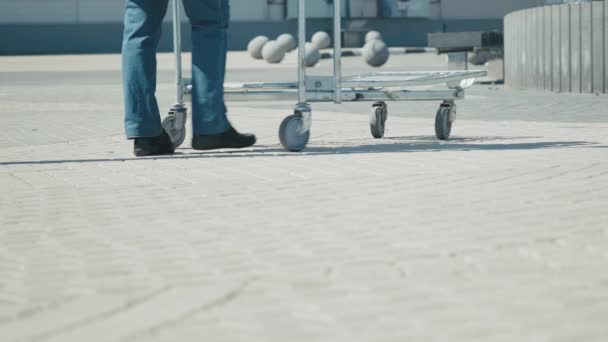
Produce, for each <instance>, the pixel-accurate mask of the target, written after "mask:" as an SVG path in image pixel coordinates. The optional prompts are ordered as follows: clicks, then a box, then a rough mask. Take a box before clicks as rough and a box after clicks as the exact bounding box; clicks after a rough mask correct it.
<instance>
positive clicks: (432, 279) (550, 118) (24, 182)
mask: <svg viewBox="0 0 608 342" xmlns="http://www.w3.org/2000/svg"><path fill="white" fill-rule="evenodd" d="M160 60H161V66H162V67H161V69H162V70H161V73H160V79H161V84H160V86H159V94H160V96H161V103H162V106H163V108H168V106H169V105H170V104H171V101H172V100H171V96H172V94H173V90H172V86H171V66H170V56H166V55H165V56H161V59H160ZM345 63H346V65H345V68H346V71H347V73H351V72H354V71H366V70H367V68H366V67H365V66H364V65H363V64H362V63H361V61H359V60H358V59H349V60H347V61H345ZM230 65H231V70H230V73H229V79H231V80H237V79H245V80H265V79H271V78H276V79H279V80H281V79H287V78H289V77H291V76H292V75H293V70H292V68H293V61H287V62H286V63H285V65H280V66H276V67H272V68H271V69H269V68H267V67H266V66H265V65H264V64H262V63H256V62H252V61H250V60H248V59H246V58H244V57H243V56H242V54H232V55H231V62H230ZM328 65H329V62H324V63H323V65H322V66H321V67H319V68H317V69H316V70H319V71H325V72H326V71H327V70H329V69H328ZM442 66H443V60H442V59H440V58H437V57H434V56H432V55H423V56H407V57H397V58H393V59H392V60H391V62H390V64H389V65H388V66H387V68H386V69H387V70H390V69H392V68H400V67H401V68H403V67H406V68H410V69H423V68H428V69H437V68H441V67H442ZM118 70H119V67H118V57H117V56H71V57H70V56H59V57H6V58H4V57H3V58H1V59H0V115H1V120H2V128H3V134H2V135H1V136H0V188H1V189H2V191H1V192H0V336H1V338H0V340H2V341H3V342H4V341H79V342H80V341H104V342H105V341H332V342H333V341H509V342H511V341H533V342H536V341H539V342H541V341H606V340H607V339H608V325H606V317H608V272H606V270H607V269H608V210H606V207H607V205H608V158H607V157H608V135H607V134H606V132H607V130H608V115H607V113H608V112H607V111H606V108H607V107H608V98H607V97H605V96H587V95H581V96H577V95H556V94H537V93H526V92H518V91H513V90H508V89H505V88H504V87H502V86H477V87H476V88H474V89H472V90H471V91H470V92H469V99H468V100H467V101H464V102H462V103H461V104H460V107H459V108H460V112H459V120H458V121H457V122H456V124H455V127H454V137H453V139H452V140H450V141H449V142H442V143H440V142H437V141H436V139H435V138H434V133H433V114H434V111H435V109H436V106H437V104H436V103H407V104H395V105H391V107H390V108H391V109H390V110H391V112H390V115H391V117H390V119H389V122H388V125H389V126H388V127H389V128H388V132H387V138H386V139H383V140H374V139H372V138H371V137H370V135H369V132H368V130H369V129H368V116H367V113H368V110H369V109H368V106H367V105H361V104H359V105H345V106H340V107H338V106H334V105H318V106H314V110H315V111H314V123H313V125H314V126H313V131H312V139H311V144H310V148H308V149H307V150H306V151H305V152H304V153H299V154H289V153H285V152H283V150H282V149H281V148H280V147H279V145H278V138H277V133H276V131H277V127H278V125H279V122H280V121H281V120H282V118H283V117H284V116H285V115H286V114H287V113H288V112H289V110H290V108H291V107H292V104H291V103H273V104H260V103H232V104H230V108H231V118H232V120H233V121H234V123H235V124H236V125H237V126H238V127H239V128H241V129H242V130H245V131H255V132H256V133H257V134H258V137H259V144H258V145H257V146H256V147H254V148H251V149H249V150H246V151H218V152H208V153H200V152H197V151H193V150H191V149H189V148H188V147H187V146H185V147H184V148H180V149H179V153H178V154H177V155H175V156H172V157H163V158H145V159H135V158H133V157H132V155H131V151H130V150H131V145H130V144H128V143H127V142H126V141H125V140H124V139H123V136H122V127H121V116H122V114H121V88H120V79H119V72H118Z"/></svg>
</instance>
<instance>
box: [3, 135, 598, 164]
mask: <svg viewBox="0 0 608 342" xmlns="http://www.w3.org/2000/svg"><path fill="white" fill-rule="evenodd" d="M533 138H538V137H470V138H458V137H454V138H452V139H450V141H448V142H438V141H437V140H436V139H435V137H434V136H433V137H431V136H413V137H412V136H409V137H390V138H385V139H384V140H386V141H393V142H391V143H372V144H365V145H353V144H352V141H351V142H350V143H349V142H347V141H336V142H332V144H333V146H322V147H315V146H312V147H308V148H306V149H305V150H304V151H302V152H299V153H291V152H287V151H285V150H284V149H283V148H281V147H280V146H277V145H259V146H256V148H254V149H247V150H229V151H226V150H224V151H205V152H199V151H195V150H191V151H193V152H182V151H190V149H188V148H182V149H178V151H177V152H176V153H175V154H173V155H167V156H158V157H143V158H135V157H132V158H99V159H58V160H29V161H7V162H0V166H9V165H41V164H63V163H101V162H125V161H146V160H147V161H150V160H165V159H201V158H255V157H298V156H324V155H341V154H368V153H374V154H376V153H408V152H409V153H412V152H442V151H513V150H539V149H558V148H575V147H588V148H608V145H598V144H597V143H593V142H587V141H544V142H530V143H492V144H489V143H480V142H483V141H500V140H513V139H533ZM353 141H360V140H353ZM401 141H402V142H401ZM472 142H477V143H472Z"/></svg>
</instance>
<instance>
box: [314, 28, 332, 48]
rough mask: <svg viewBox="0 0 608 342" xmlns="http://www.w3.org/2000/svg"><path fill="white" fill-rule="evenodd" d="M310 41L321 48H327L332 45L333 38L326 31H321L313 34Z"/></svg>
mask: <svg viewBox="0 0 608 342" xmlns="http://www.w3.org/2000/svg"><path fill="white" fill-rule="evenodd" d="M310 41H311V42H312V43H313V44H315V45H316V46H317V47H318V48H319V49H327V48H328V47H329V46H330V45H331V38H330V37H329V34H327V32H325V31H319V32H317V33H315V34H313V35H312V38H311V39H310Z"/></svg>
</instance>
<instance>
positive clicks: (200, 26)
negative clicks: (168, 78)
mask: <svg viewBox="0 0 608 342" xmlns="http://www.w3.org/2000/svg"><path fill="white" fill-rule="evenodd" d="M183 3H184V8H185V9H186V13H187V15H188V18H189V19H190V23H191V24H192V128H193V131H194V134H217V133H223V132H225V131H227V130H228V129H229V128H230V123H229V122H228V119H227V118H226V106H225V104H224V76H225V72H226V50H227V44H228V43H227V31H228V22H229V16H230V14H229V13H230V9H229V4H228V0H183Z"/></svg>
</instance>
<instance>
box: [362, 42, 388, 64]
mask: <svg viewBox="0 0 608 342" xmlns="http://www.w3.org/2000/svg"><path fill="white" fill-rule="evenodd" d="M362 54H363V58H364V59H365V62H366V63H367V64H369V65H371V66H374V67H379V66H382V65H384V63H386V61H387V60H388V57H389V53H388V47H387V46H386V44H385V43H384V42H383V41H381V40H377V39H373V40H371V41H369V42H367V43H365V46H363V51H362Z"/></svg>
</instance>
